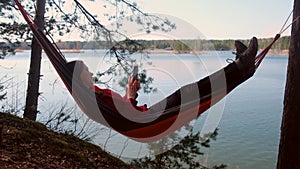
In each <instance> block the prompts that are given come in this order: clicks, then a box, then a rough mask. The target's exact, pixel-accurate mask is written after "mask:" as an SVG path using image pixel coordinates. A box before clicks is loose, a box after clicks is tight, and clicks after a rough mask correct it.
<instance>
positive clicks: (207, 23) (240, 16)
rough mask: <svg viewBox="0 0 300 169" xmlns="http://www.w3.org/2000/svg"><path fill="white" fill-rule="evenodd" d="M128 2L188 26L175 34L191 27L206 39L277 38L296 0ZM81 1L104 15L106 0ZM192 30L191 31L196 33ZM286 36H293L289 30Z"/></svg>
mask: <svg viewBox="0 0 300 169" xmlns="http://www.w3.org/2000/svg"><path fill="white" fill-rule="evenodd" d="M111 1H113V2H115V1H114V0H111ZM127 1H128V2H136V3H137V4H138V7H139V9H141V10H142V11H143V12H145V13H151V14H162V15H168V16H169V17H171V18H175V19H177V20H180V21H181V22H182V23H184V24H185V25H189V26H184V25H179V26H178V28H179V29H181V30H180V31H177V32H176V31H175V33H173V34H175V35H178V32H185V33H189V32H190V30H191V27H192V29H193V31H195V30H196V31H198V32H200V33H201V34H202V35H203V36H204V37H205V38H206V39H250V38H251V37H253V36H256V37H257V38H270V37H274V36H275V35H276V34H277V33H278V32H279V31H280V29H281V27H282V25H283V24H284V22H285V20H286V18H287V17H288V16H289V14H290V12H291V11H292V7H293V0H218V1H217V0H177V1H175V0H127ZM80 2H81V3H82V4H83V5H85V7H86V8H87V9H88V10H89V12H91V13H92V14H98V15H99V16H103V11H102V10H104V9H103V8H102V6H103V3H104V2H105V0H102V1H101V0H97V1H90V0H80ZM106 3H107V2H106ZM111 11H115V9H111ZM290 22H291V20H289V23H290ZM127 29H128V28H127ZM128 30H130V28H129V29H128ZM193 31H191V33H190V34H193ZM284 35H290V29H288V30H287V31H286V32H285V33H284ZM195 36H197V35H195Z"/></svg>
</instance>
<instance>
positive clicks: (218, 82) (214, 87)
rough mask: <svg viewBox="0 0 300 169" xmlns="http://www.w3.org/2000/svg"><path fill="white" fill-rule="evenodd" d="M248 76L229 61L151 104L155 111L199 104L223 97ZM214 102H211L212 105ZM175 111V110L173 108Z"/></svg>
mask: <svg viewBox="0 0 300 169" xmlns="http://www.w3.org/2000/svg"><path fill="white" fill-rule="evenodd" d="M250 77H251V76H249V77H245V76H243V73H242V70H239V68H238V67H237V65H236V63H235V62H233V63H230V64H229V65H227V66H226V67H224V68H222V69H220V70H219V71H217V72H215V73H213V74H211V75H209V76H207V77H205V78H203V79H201V80H199V81H197V82H195V83H191V84H188V85H186V86H183V87H181V88H180V89H178V90H177V91H175V92H174V93H172V94H171V95H170V96H168V97H167V98H166V99H164V100H162V101H160V102H158V103H157V104H155V105H153V106H151V108H150V109H153V110H155V111H168V110H171V109H173V110H174V109H176V108H178V107H181V109H182V108H183V107H184V105H187V108H188V107H190V106H195V105H199V104H201V103H203V102H205V101H208V100H209V101H211V100H217V101H218V100H220V99H213V98H214V97H220V95H223V96H222V97H224V96H225V95H226V94H227V93H229V92H230V91H232V90H233V89H234V88H235V87H237V86H238V85H239V84H241V83H243V82H244V81H246V80H247V79H248V78H250ZM214 103H215V102H213V101H212V102H211V105H213V104H214ZM175 111H176V110H175Z"/></svg>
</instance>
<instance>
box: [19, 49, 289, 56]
mask: <svg viewBox="0 0 300 169" xmlns="http://www.w3.org/2000/svg"><path fill="white" fill-rule="evenodd" d="M28 51H30V50H23V49H16V50H15V52H17V53H21V52H28ZM60 51H61V52H62V53H84V49H62V50H60ZM260 51H261V50H260ZM260 51H259V52H260ZM144 52H146V53H149V54H205V53H207V51H199V50H191V51H182V52H178V51H176V50H166V49H146V50H145V51H144ZM268 55H275V56H288V55H289V50H287V49H285V50H270V51H269V52H268Z"/></svg>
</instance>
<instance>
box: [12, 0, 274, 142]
mask: <svg viewBox="0 0 300 169" xmlns="http://www.w3.org/2000/svg"><path fill="white" fill-rule="evenodd" d="M14 1H15V3H16V5H17V6H18V8H19V10H20V11H21V13H22V15H23V16H24V18H25V20H26V22H27V23H28V25H29V26H30V29H31V30H32V32H33V34H34V36H35V38H36V39H37V40H38V42H39V44H40V45H41V46H42V48H43V49H44V51H45V53H46V54H47V56H48V57H49V60H50V61H51V63H52V64H53V66H54V68H55V69H56V71H57V73H58V74H59V76H60V78H61V79H62V81H63V82H64V84H65V85H66V87H67V89H68V90H69V92H70V93H71V94H72V96H73V98H74V100H75V101H76V102H77V104H78V105H79V107H80V108H81V110H82V111H83V112H84V113H85V114H86V115H87V116H88V117H89V118H90V119H92V120H94V121H96V122H99V123H101V124H103V125H105V126H107V127H110V128H112V129H114V130H115V131H117V132H119V133H121V134H123V135H125V136H127V137H129V138H131V139H133V140H136V141H139V142H152V141H156V140H158V139H161V138H163V137H165V136H167V135H169V134H170V133H172V132H174V131H176V130H178V129H180V128H181V127H182V126H183V125H185V124H187V123H188V122H190V121H191V120H193V119H195V118H197V117H198V116H199V115H200V114H201V113H203V112H204V111H206V110H207V109H209V108H210V107H211V106H212V105H214V104H215V103H217V102H218V101H219V100H221V99H222V98H223V97H225V96H226V95H227V94H228V93H229V92H230V91H232V90H233V89H234V88H235V87H237V86H238V85H239V84H241V83H243V82H244V81H246V80H247V79H248V78H249V77H247V78H245V77H243V76H242V74H241V72H240V71H239V69H238V68H237V66H236V64H235V63H231V64H229V65H228V66H226V67H225V68H224V69H221V70H219V71H217V72H216V73H213V74H212V75H210V76H208V77H206V78H204V79H202V80H200V81H199V82H197V83H192V84H189V85H187V86H184V87H181V88H180V89H179V90H177V91H175V92H174V93H173V94H171V95H170V96H168V97H167V98H166V99H164V100H162V101H160V102H158V103H157V104H155V105H153V106H151V107H150V108H149V110H148V111H146V112H138V111H136V110H130V111H129V112H126V113H127V114H126V115H124V113H120V111H118V110H116V109H112V108H111V107H110V106H108V105H106V104H105V103H104V102H103V101H102V100H101V97H97V96H95V93H94V92H91V91H87V89H83V88H82V87H81V86H79V85H77V83H76V82H75V83H74V82H73V83H72V80H73V79H72V72H70V70H68V69H67V68H66V63H67V61H66V59H65V57H64V56H63V55H62V54H61V53H60V52H59V50H58V49H57V48H56V47H55V46H54V45H53V44H52V43H51V42H50V41H49V39H48V38H47V37H46V35H45V34H44V33H43V32H42V31H41V30H39V29H38V27H37V25H36V24H35V23H34V22H33V21H32V19H31V18H30V17H29V16H28V14H27V12H26V11H25V10H24V8H23V7H22V6H21V4H20V3H19V2H18V1H17V0H14ZM279 37H280V35H279V34H278V35H276V37H275V38H274V41H273V42H272V43H271V44H270V45H269V46H268V47H267V48H266V49H265V50H264V51H263V52H262V53H261V54H259V55H258V56H257V57H256V67H258V66H259V64H260V63H261V61H262V59H263V58H264V56H265V55H266V54H267V52H268V51H269V49H270V48H271V46H272V45H273V43H274V42H275V41H276V40H277V39H278V38H279ZM191 90H192V91H191ZM195 91H196V92H195ZM197 91H198V93H197ZM174 98H176V100H175V101H174Z"/></svg>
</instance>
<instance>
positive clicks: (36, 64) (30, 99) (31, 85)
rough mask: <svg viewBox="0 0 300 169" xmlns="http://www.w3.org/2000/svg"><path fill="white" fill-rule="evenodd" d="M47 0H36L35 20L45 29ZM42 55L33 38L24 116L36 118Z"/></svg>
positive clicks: (41, 28)
mask: <svg viewBox="0 0 300 169" xmlns="http://www.w3.org/2000/svg"><path fill="white" fill-rule="evenodd" d="M45 3H46V0H38V1H36V15H35V18H34V22H35V23H36V24H37V26H38V27H39V28H40V30H44V13H45ZM41 55H42V48H41V47H40V45H39V44H38V42H37V41H36V39H35V38H33V39H32V44H31V59H30V67H29V74H28V85H27V95H26V105H25V110H24V115H23V116H24V118H28V119H31V120H36V117H37V113H38V110H37V107H38V97H39V83H40V76H41V75H40V69H41Z"/></svg>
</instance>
